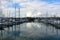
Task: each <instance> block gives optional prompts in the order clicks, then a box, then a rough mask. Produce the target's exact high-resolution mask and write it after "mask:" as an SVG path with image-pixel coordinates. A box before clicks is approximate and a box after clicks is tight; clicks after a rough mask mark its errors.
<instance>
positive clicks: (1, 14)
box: [0, 8, 4, 17]
mask: <svg viewBox="0 0 60 40" xmlns="http://www.w3.org/2000/svg"><path fill="white" fill-rule="evenodd" d="M0 17H4V15H3V10H2V8H0Z"/></svg>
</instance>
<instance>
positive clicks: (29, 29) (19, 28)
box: [0, 22, 60, 40]
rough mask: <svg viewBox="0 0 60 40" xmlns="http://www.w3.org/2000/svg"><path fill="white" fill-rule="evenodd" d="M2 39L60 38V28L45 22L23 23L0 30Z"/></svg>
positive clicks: (48, 39)
mask: <svg viewBox="0 0 60 40" xmlns="http://www.w3.org/2000/svg"><path fill="white" fill-rule="evenodd" d="M0 40H60V30H59V29H56V28H54V27H53V26H51V25H47V24H43V23H33V22H30V23H23V24H20V25H16V26H13V27H10V28H5V30H2V31H0Z"/></svg>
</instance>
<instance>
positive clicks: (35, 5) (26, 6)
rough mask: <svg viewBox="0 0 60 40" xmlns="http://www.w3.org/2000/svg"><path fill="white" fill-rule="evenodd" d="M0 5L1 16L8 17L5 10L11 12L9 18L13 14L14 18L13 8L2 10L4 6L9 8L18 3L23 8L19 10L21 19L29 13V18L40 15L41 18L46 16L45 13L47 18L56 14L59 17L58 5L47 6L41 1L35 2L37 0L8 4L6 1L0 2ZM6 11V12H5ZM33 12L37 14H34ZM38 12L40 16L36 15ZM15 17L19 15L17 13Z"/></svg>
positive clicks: (18, 0) (17, 1) (14, 0)
mask: <svg viewBox="0 0 60 40" xmlns="http://www.w3.org/2000/svg"><path fill="white" fill-rule="evenodd" d="M1 3H2V5H1V8H3V11H4V12H5V13H4V12H3V14H4V15H5V16H8V15H7V13H6V12H7V10H8V11H11V12H10V14H11V17H12V13H13V16H14V13H15V11H14V10H15V9H14V8H4V7H5V6H4V5H6V6H9V5H12V4H13V3H18V4H20V5H21V6H23V8H20V15H21V17H25V16H26V15H28V14H29V13H30V12H31V15H30V16H32V15H33V16H34V15H35V16H37V15H39V16H40V14H41V15H42V16H46V13H47V12H48V14H47V15H48V16H51V15H56V13H57V14H58V15H56V16H59V15H60V5H58V4H60V3H52V4H48V3H47V2H43V1H37V0H31V1H30V0H13V2H8V1H6V0H4V1H2V2H1ZM5 9H6V10H5ZM35 10H36V11H37V12H35ZM38 12H40V14H38ZM27 13H28V14H27ZM16 14H17V17H18V15H19V13H18V12H17V13H16Z"/></svg>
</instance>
